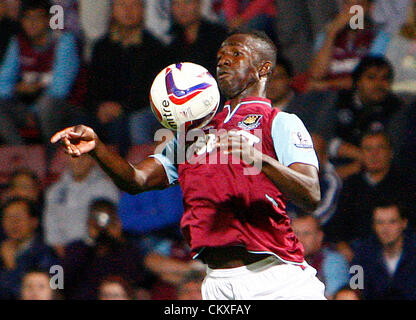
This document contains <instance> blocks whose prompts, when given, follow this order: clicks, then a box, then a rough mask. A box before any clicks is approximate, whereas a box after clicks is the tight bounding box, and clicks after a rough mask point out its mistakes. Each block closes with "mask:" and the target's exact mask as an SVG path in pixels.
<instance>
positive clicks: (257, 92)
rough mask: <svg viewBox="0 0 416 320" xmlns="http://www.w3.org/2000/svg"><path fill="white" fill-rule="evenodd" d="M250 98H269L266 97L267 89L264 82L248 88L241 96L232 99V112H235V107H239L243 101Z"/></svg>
mask: <svg viewBox="0 0 416 320" xmlns="http://www.w3.org/2000/svg"><path fill="white" fill-rule="evenodd" d="M249 97H260V98H267V96H266V89H265V86H264V85H263V83H262V82H258V83H256V84H254V85H252V86H250V87H248V88H246V89H245V90H244V91H242V92H241V93H240V94H239V95H237V96H236V97H234V98H231V99H230V100H229V101H230V106H231V111H232V110H234V108H235V107H237V106H238V105H239V104H240V103H241V101H242V100H243V99H246V98H249Z"/></svg>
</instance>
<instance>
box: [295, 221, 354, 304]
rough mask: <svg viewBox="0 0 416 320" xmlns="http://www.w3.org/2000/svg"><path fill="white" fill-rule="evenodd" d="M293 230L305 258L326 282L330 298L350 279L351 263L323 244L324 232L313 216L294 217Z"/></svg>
mask: <svg viewBox="0 0 416 320" xmlns="http://www.w3.org/2000/svg"><path fill="white" fill-rule="evenodd" d="M292 226H293V230H294V232H295V234H296V236H297V237H298V238H299V241H300V242H301V243H302V245H303V248H304V250H305V260H306V261H307V262H308V263H309V264H310V265H311V266H312V267H314V268H315V269H316V270H317V272H318V273H317V276H318V278H319V279H320V280H321V281H322V282H323V283H324V284H325V296H326V297H327V298H328V299H330V298H332V296H333V295H334V294H335V292H336V291H337V290H338V289H339V288H341V287H343V286H344V285H346V284H347V283H348V281H349V265H348V262H347V260H346V259H345V258H344V257H343V256H342V255H341V254H340V253H338V252H336V251H334V250H332V249H330V248H328V247H326V246H324V245H323V238H324V233H323V232H322V230H321V228H320V226H319V221H318V219H316V218H315V217H313V216H306V215H305V216H299V217H297V218H295V219H293V222H292Z"/></svg>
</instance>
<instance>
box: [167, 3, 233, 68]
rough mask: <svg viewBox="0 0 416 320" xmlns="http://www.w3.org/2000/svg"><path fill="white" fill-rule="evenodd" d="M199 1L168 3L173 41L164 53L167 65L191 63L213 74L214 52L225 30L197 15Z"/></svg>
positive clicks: (214, 64) (222, 38) (215, 65)
mask: <svg viewBox="0 0 416 320" xmlns="http://www.w3.org/2000/svg"><path fill="white" fill-rule="evenodd" d="M200 5H201V0H172V9H171V10H172V12H171V13H172V17H173V26H172V34H173V39H172V42H171V44H170V46H169V47H168V49H167V52H170V53H171V55H170V57H169V59H170V60H169V63H177V62H185V61H188V62H194V63H197V64H200V65H202V66H203V67H205V68H207V69H208V71H209V72H210V73H211V74H212V75H215V74H216V68H217V59H216V57H217V49H218V48H219V47H220V46H221V43H222V41H223V40H224V39H225V37H226V35H227V31H226V29H225V28H224V27H223V26H221V25H219V24H214V23H212V22H208V21H207V20H206V19H204V18H203V17H202V16H201V12H200Z"/></svg>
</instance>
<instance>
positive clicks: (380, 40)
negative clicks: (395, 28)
mask: <svg viewBox="0 0 416 320" xmlns="http://www.w3.org/2000/svg"><path fill="white" fill-rule="evenodd" d="M390 40H391V35H390V34H389V33H387V32H385V31H380V32H379V33H378V34H377V37H376V38H375V39H374V41H373V43H372V45H371V48H370V55H372V56H384V55H385V54H386V52H387V49H388V47H389V43H390Z"/></svg>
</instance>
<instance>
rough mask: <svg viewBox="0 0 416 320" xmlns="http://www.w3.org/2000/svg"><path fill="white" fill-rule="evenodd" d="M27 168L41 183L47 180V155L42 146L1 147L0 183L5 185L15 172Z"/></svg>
mask: <svg viewBox="0 0 416 320" xmlns="http://www.w3.org/2000/svg"><path fill="white" fill-rule="evenodd" d="M21 168H27V169H30V170H32V171H34V172H35V173H36V175H37V176H38V177H39V179H40V180H41V181H44V180H45V178H46V171H47V170H46V154H45V147H44V146H42V145H27V146H6V145H3V146H0V181H1V182H0V183H1V184H5V183H6V182H7V180H8V178H9V176H10V175H11V174H12V173H13V171H15V170H17V169H21Z"/></svg>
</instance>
